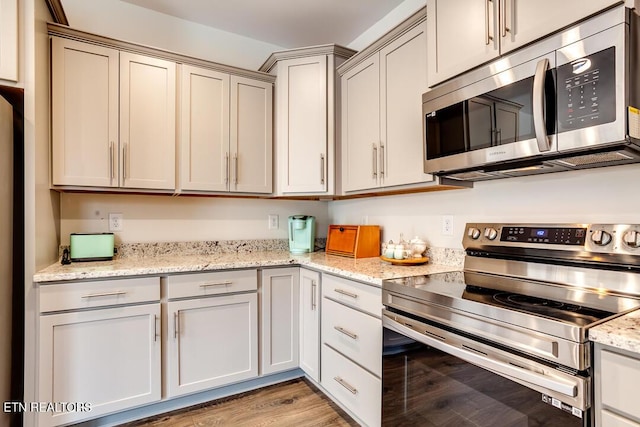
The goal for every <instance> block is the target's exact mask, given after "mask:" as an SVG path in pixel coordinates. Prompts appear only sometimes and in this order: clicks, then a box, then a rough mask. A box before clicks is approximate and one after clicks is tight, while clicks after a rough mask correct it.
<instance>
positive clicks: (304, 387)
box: [123, 378, 358, 427]
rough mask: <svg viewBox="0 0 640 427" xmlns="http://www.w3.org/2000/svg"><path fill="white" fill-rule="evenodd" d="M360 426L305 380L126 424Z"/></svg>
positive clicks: (176, 426)
mask: <svg viewBox="0 0 640 427" xmlns="http://www.w3.org/2000/svg"><path fill="white" fill-rule="evenodd" d="M357 425H358V423H356V422H354V421H353V420H352V419H351V418H350V417H349V416H348V415H347V414H346V413H345V412H344V411H343V410H342V409H340V408H339V407H338V406H337V405H335V404H334V403H333V402H332V401H331V400H330V399H329V398H328V397H327V396H325V395H324V394H323V393H322V392H321V391H320V390H318V389H317V388H316V387H315V386H314V385H313V384H311V383H310V382H309V381H307V380H305V379H302V378H300V379H296V380H291V381H287V382H284V383H281V384H276V385H272V386H269V387H265V388H262V389H259V390H254V391H250V392H246V393H241V394H238V395H235V396H230V397H227V398H224V399H219V400H215V401H212V402H207V403H203V404H201V405H197V406H193V407H190V408H186V409H181V410H179V411H175V412H171V413H168V414H163V415H158V416H155V417H153V418H147V419H144V420H140V421H136V422H133V423H128V424H123V426H126V427H140V426H147V427H204V426H308V427H312V426H313V427H316V426H317V427H321V426H332V427H333V426H357Z"/></svg>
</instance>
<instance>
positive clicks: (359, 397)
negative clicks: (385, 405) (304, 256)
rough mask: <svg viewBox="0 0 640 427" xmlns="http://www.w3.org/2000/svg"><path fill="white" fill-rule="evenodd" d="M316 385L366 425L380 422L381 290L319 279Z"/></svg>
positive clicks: (335, 279)
mask: <svg viewBox="0 0 640 427" xmlns="http://www.w3.org/2000/svg"><path fill="white" fill-rule="evenodd" d="M322 296H323V298H322V327H321V336H322V349H321V361H322V376H321V381H320V383H321V385H322V386H323V387H324V388H325V389H326V390H327V391H328V392H329V394H330V395H331V397H332V398H333V399H334V400H336V401H337V402H339V403H340V404H341V405H343V406H344V407H346V408H347V409H349V410H350V411H351V412H352V413H353V414H354V415H355V416H356V417H358V418H359V419H360V420H361V421H363V422H364V423H365V424H366V425H368V426H378V425H380V423H381V412H382V408H381V396H382V380H381V373H382V320H381V319H380V316H381V312H382V290H381V289H380V288H378V287H374V286H371V285H367V284H364V283H359V282H355V281H352V280H349V279H345V278H342V277H337V276H333V275H330V274H323V275H322Z"/></svg>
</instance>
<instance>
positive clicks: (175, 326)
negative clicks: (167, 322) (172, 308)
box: [173, 311, 179, 340]
mask: <svg viewBox="0 0 640 427" xmlns="http://www.w3.org/2000/svg"><path fill="white" fill-rule="evenodd" d="M178 315H179V313H178V312H177V311H176V312H175V313H173V339H174V340H175V339H177V338H178V333H179V331H178V322H179V318H178Z"/></svg>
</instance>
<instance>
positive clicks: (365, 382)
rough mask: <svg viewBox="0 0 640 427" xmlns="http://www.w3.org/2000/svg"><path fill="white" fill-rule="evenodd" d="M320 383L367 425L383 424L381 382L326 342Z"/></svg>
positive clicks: (323, 347) (323, 350)
mask: <svg viewBox="0 0 640 427" xmlns="http://www.w3.org/2000/svg"><path fill="white" fill-rule="evenodd" d="M321 384H322V386H323V387H324V388H325V389H326V390H327V391H328V392H329V393H330V394H331V396H332V397H333V398H334V399H335V400H336V401H338V402H340V403H341V404H342V405H344V406H345V407H346V408H347V409H349V410H350V411H351V412H353V414H354V415H355V416H356V417H358V418H360V419H361V420H362V421H364V423H365V424H366V425H368V426H379V425H380V418H381V413H382V397H381V396H382V382H381V381H380V379H378V378H376V377H375V376H373V375H371V374H370V373H369V372H367V371H365V370H364V369H362V368H361V367H359V366H358V365H356V364H355V363H353V362H352V361H350V360H349V359H347V358H346V357H343V356H342V355H341V354H339V353H337V352H335V351H334V350H333V349H331V348H330V347H328V346H327V345H326V344H323V345H322V381H321Z"/></svg>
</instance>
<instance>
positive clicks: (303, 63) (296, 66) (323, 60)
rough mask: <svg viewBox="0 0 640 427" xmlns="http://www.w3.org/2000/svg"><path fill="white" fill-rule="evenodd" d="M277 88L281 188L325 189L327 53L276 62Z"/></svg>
mask: <svg viewBox="0 0 640 427" xmlns="http://www.w3.org/2000/svg"><path fill="white" fill-rule="evenodd" d="M276 90H277V103H278V114H277V121H278V125H277V126H278V131H277V144H278V155H279V156H280V159H281V165H282V167H281V168H280V170H279V171H278V172H279V173H280V182H281V183H282V192H284V193H304V192H326V191H327V161H328V159H327V57H326V55H320V56H312V57H307V58H297V59H290V60H284V61H281V62H280V63H278V86H277V89H276Z"/></svg>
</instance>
